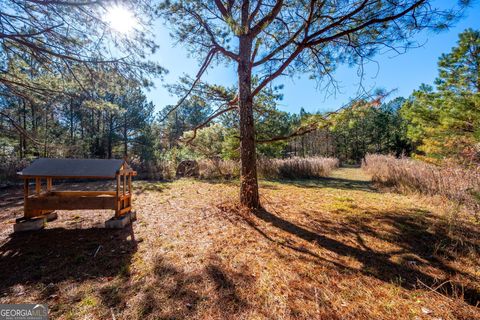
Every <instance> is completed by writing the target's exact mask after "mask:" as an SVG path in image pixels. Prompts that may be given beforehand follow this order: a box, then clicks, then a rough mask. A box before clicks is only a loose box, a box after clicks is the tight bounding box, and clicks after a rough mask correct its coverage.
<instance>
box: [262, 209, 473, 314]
mask: <svg viewBox="0 0 480 320" xmlns="http://www.w3.org/2000/svg"><path fill="white" fill-rule="evenodd" d="M255 216H256V217H258V218H259V219H261V220H263V221H265V222H267V223H269V224H270V225H272V226H273V227H275V228H278V229H280V230H283V231H285V232H288V233H289V234H291V235H293V236H295V237H298V238H300V239H303V240H305V241H308V242H310V243H314V244H315V245H317V246H319V247H322V248H324V249H326V250H329V251H331V252H334V253H336V254H338V255H341V256H346V257H351V258H354V259H355V260H357V261H359V262H360V263H362V265H363V266H362V268H361V269H360V270H357V271H360V272H361V273H363V274H365V275H367V276H373V277H375V278H377V279H379V280H382V281H385V282H388V283H392V282H395V283H398V280H399V279H401V281H400V283H399V284H400V285H401V286H402V287H403V288H406V289H415V288H418V287H419V285H422V286H423V288H424V289H425V288H435V290H436V291H437V292H439V293H441V294H443V295H446V296H449V297H453V298H463V299H464V301H465V302H467V303H468V304H470V305H473V306H478V305H479V304H480V292H479V290H478V289H477V288H474V287H472V286H466V285H463V284H459V283H455V281H452V280H451V279H449V278H448V277H447V279H437V278H435V277H433V276H432V275H430V274H427V273H425V272H423V271H421V270H420V269H419V268H417V266H416V265H414V264H412V265H409V264H403V263H397V262H393V261H391V260H390V258H391V253H384V252H377V251H375V250H373V249H371V248H368V247H367V246H366V245H365V244H362V240H361V237H360V239H359V238H358V234H357V242H358V243H359V245H360V247H361V248H357V247H353V246H350V245H347V244H345V243H343V242H341V241H338V240H335V239H333V238H330V237H328V236H325V235H322V234H320V233H317V232H314V231H310V230H308V229H306V228H305V227H302V226H299V225H296V224H294V223H292V222H290V221H287V220H285V219H283V218H281V217H278V216H276V215H274V214H272V213H270V212H268V211H267V210H264V209H262V210H258V211H256V212H255ZM384 219H386V220H385V221H390V222H391V223H392V225H393V226H394V227H395V226H397V227H398V229H397V231H398V233H397V236H395V237H394V238H390V239H389V238H385V237H383V239H382V240H386V241H390V242H393V241H394V242H395V244H399V245H400V246H401V247H402V248H403V250H404V253H411V254H413V255H417V256H420V257H421V258H422V260H424V261H427V263H428V265H429V266H431V267H433V268H437V269H440V270H442V271H444V272H445V273H447V274H448V275H452V276H453V275H455V274H462V272H461V271H458V270H456V269H453V268H451V267H449V266H448V265H446V264H445V263H443V262H442V261H440V259H437V258H436V257H435V255H434V254H435V250H436V247H435V244H436V243H438V241H444V242H452V241H453V239H451V238H450V237H449V236H448V235H447V234H445V233H435V234H432V233H430V232H426V231H425V230H426V229H423V230H422V228H419V227H418V225H416V224H415V223H414V222H412V221H411V220H408V219H405V218H404V217H403V216H400V215H395V214H386V215H385V216H384ZM399 224H401V226H400V225H399ZM317 227H318V228H316V229H320V228H321V226H317ZM255 229H256V230H257V231H260V232H261V233H262V235H263V236H264V237H266V238H267V239H269V240H271V241H275V242H277V241H276V240H274V239H273V237H271V236H269V235H268V233H267V232H265V231H262V230H260V229H259V228H258V227H255ZM353 230H355V231H353V233H355V232H358V230H363V231H362V232H365V233H367V234H369V235H371V236H375V237H379V235H378V234H377V233H376V232H373V231H372V230H370V231H369V230H368V228H367V227H366V226H365V225H364V224H363V225H362V224H358V222H355V224H354V227H353ZM437 232H441V231H440V230H438V231H437ZM286 243H287V244H288V243H289V242H288V241H285V242H282V243H280V244H281V245H284V244H286ZM471 245H472V246H473V247H476V248H477V249H478V244H475V243H471ZM287 246H288V247H290V248H292V249H294V250H296V251H299V252H302V253H306V254H309V255H310V256H314V257H317V258H319V259H322V260H325V259H323V258H321V257H319V256H318V255H317V254H315V253H313V252H311V251H309V250H308V249H306V248H299V247H294V246H292V245H290V244H288V245H287ZM329 262H332V261H329ZM332 263H333V264H334V265H336V266H337V267H342V268H346V269H351V268H349V267H348V266H343V265H341V264H339V263H336V262H332ZM467 277H468V278H473V276H470V275H467ZM477 281H478V279H477ZM442 283H445V284H448V285H440V286H439V284H442Z"/></svg>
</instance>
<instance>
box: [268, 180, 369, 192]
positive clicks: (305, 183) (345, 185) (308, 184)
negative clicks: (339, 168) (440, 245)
mask: <svg viewBox="0 0 480 320" xmlns="http://www.w3.org/2000/svg"><path fill="white" fill-rule="evenodd" d="M265 181H269V182H275V183H281V184H286V185H293V186H296V187H299V188H332V189H340V190H358V191H366V192H377V190H376V189H375V188H374V187H373V186H372V184H371V183H370V181H364V180H350V179H343V178H333V177H325V178H318V179H302V180H290V179H281V180H278V179H272V180H265ZM261 188H265V189H278V188H277V187H275V186H272V185H269V184H261Z"/></svg>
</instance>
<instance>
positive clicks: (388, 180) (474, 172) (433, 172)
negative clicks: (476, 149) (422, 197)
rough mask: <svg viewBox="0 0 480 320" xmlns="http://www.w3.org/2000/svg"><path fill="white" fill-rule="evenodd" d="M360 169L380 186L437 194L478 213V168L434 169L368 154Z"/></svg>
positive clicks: (446, 167) (448, 165)
mask: <svg viewBox="0 0 480 320" xmlns="http://www.w3.org/2000/svg"><path fill="white" fill-rule="evenodd" d="M362 168H363V169H364V170H366V171H367V172H368V173H369V174H370V175H371V176H372V181H373V182H376V183H379V184H380V185H383V186H386V187H392V188H395V189H396V190H398V191H400V192H412V191H413V192H420V193H422V194H427V195H440V196H443V197H445V198H448V199H449V200H452V201H454V202H456V203H459V204H462V205H465V206H466V207H467V208H468V209H469V210H471V211H472V212H474V213H477V212H478V211H479V210H480V168H465V167H461V166H459V165H456V164H453V163H445V164H444V165H443V166H436V165H432V164H428V163H424V162H421V161H417V160H413V159H408V158H401V159H397V158H395V157H393V156H385V155H376V154H370V155H367V156H366V157H365V161H364V163H363V165H362Z"/></svg>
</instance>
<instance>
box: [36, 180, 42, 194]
mask: <svg viewBox="0 0 480 320" xmlns="http://www.w3.org/2000/svg"><path fill="white" fill-rule="evenodd" d="M40 192H42V180H41V178H35V193H36V194H37V195H40Z"/></svg>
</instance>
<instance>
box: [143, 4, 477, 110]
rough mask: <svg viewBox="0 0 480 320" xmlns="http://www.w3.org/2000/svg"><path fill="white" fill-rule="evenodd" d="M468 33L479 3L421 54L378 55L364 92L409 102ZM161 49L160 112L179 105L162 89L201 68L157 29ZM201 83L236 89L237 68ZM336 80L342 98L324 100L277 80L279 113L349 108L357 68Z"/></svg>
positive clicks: (305, 87)
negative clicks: (374, 91)
mask: <svg viewBox="0 0 480 320" xmlns="http://www.w3.org/2000/svg"><path fill="white" fill-rule="evenodd" d="M452 2H454V1H448V0H438V1H437V3H439V4H440V5H441V6H446V5H448V4H449V3H452ZM466 28H476V29H478V28H480V1H478V0H477V1H474V3H473V5H472V6H471V7H470V8H469V9H468V10H467V12H466V17H465V18H464V19H462V20H461V21H459V22H458V23H457V24H456V25H455V26H454V27H452V28H450V29H449V30H448V31H444V32H442V33H439V34H438V33H433V32H423V33H422V34H420V35H418V36H417V38H416V40H417V42H418V43H424V45H423V46H422V47H420V48H415V49H411V50H409V51H408V52H407V53H405V54H402V55H395V54H393V53H392V52H390V53H384V54H380V55H377V56H376V57H375V58H374V60H375V62H376V63H369V64H368V65H367V67H366V73H365V77H364V79H363V86H364V87H365V88H366V89H372V88H384V89H386V90H393V89H396V91H395V92H394V93H393V94H392V96H391V97H392V98H394V97H396V96H404V97H407V96H409V95H410V93H411V92H412V91H413V90H414V89H417V88H418V87H419V85H420V84H422V83H429V84H432V83H433V81H434V79H435V77H436V76H437V61H438V57H439V56H440V55H441V54H442V53H446V52H449V51H450V50H451V48H452V47H454V46H455V45H456V42H457V39H458V34H459V33H460V32H462V31H463V30H465V29H466ZM155 34H156V40H157V43H158V44H159V45H160V49H159V50H158V52H157V53H156V54H155V55H153V56H152V57H150V58H151V59H152V60H155V61H157V62H159V63H160V64H161V65H162V66H163V67H165V68H167V69H168V70H169V74H168V75H166V76H165V77H164V81H160V80H159V79H157V80H155V88H153V89H151V90H150V91H149V92H147V96H148V98H149V99H150V100H152V101H153V103H154V104H155V106H156V110H157V111H159V110H161V109H163V108H164V107H165V106H166V105H169V104H175V103H176V102H177V99H178V98H177V97H175V96H171V95H170V94H169V93H168V91H167V90H166V89H165V88H164V85H165V84H167V83H174V82H176V81H177V80H178V78H179V77H180V76H182V75H183V74H189V75H191V76H194V75H195V74H196V73H197V71H198V68H199V63H198V61H197V60H196V59H194V58H189V57H188V54H187V50H186V49H185V48H184V47H183V46H182V45H176V46H175V45H174V42H173V40H172V39H171V38H170V36H169V30H168V29H167V28H166V27H165V26H163V25H162V24H160V23H159V24H158V25H157V26H156V30H155ZM202 79H203V80H205V81H207V82H210V83H216V84H222V85H232V84H234V83H235V81H236V80H235V69H234V67H233V66H230V67H226V66H223V65H221V66H214V67H213V68H210V69H209V70H208V72H207V74H206V75H204V77H203V78H202ZM335 79H336V80H337V81H338V82H339V84H340V92H337V93H336V94H335V95H326V94H325V90H322V88H321V87H318V85H317V82H316V81H315V80H310V79H308V77H307V76H302V75H297V76H295V77H294V78H288V77H283V78H279V79H278V80H276V84H280V83H281V84H283V85H284V89H283V91H282V92H283V96H284V97H283V100H282V101H280V102H279V106H278V107H279V109H281V110H284V111H288V112H292V113H297V112H299V111H300V108H301V107H303V108H305V110H306V111H309V112H315V111H329V110H334V109H337V108H338V107H340V106H341V105H343V104H345V103H347V102H348V101H349V100H350V99H351V98H353V97H356V96H357V94H358V89H359V80H360V79H359V77H358V75H357V69H356V68H349V67H347V66H341V67H340V68H338V69H337V71H336V72H335Z"/></svg>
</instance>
